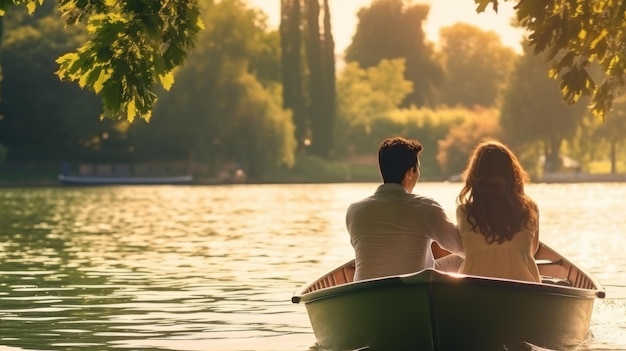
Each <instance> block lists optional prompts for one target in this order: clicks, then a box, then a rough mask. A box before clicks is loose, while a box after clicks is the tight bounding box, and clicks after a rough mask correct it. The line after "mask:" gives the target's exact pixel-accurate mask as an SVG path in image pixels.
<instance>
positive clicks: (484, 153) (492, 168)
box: [457, 139, 539, 244]
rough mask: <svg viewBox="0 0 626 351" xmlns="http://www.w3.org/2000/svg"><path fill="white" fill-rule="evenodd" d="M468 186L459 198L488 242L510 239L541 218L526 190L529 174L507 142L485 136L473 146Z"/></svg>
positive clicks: (473, 229)
mask: <svg viewBox="0 0 626 351" xmlns="http://www.w3.org/2000/svg"><path fill="white" fill-rule="evenodd" d="M464 176H465V186H464V187H463V189H462V190H461V192H460V193H459V196H458V198H457V202H458V203H459V204H460V205H462V206H463V208H464V209H465V213H466V214H467V222H468V223H469V224H471V226H472V231H474V232H478V233H482V234H483V235H484V236H485V239H486V241H487V242H488V243H490V244H491V243H493V242H497V243H498V244H502V243H503V242H505V241H507V240H511V238H513V235H515V233H517V232H519V231H520V230H521V229H522V227H523V226H526V228H531V227H530V225H531V223H534V224H535V227H536V223H537V221H538V219H539V213H538V210H537V206H536V205H535V203H534V202H533V200H532V199H531V198H530V197H528V196H527V195H526V194H525V193H524V183H525V182H527V181H528V174H527V173H526V171H524V168H523V167H522V165H521V164H520V163H519V161H518V160H517V158H516V157H515V155H514V154H513V152H512V151H511V150H509V148H507V147H506V146H505V145H504V144H502V143H500V142H498V141H496V140H493V139H486V140H483V141H481V143H479V144H478V146H476V148H475V149H474V151H473V153H472V156H471V158H470V161H469V163H468V166H467V169H466V170H465V173H464Z"/></svg>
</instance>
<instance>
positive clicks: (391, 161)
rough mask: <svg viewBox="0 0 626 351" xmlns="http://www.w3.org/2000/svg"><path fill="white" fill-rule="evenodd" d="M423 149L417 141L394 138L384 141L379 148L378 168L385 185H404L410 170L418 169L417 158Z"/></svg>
mask: <svg viewBox="0 0 626 351" xmlns="http://www.w3.org/2000/svg"><path fill="white" fill-rule="evenodd" d="M422 149H423V147H422V144H420V143H419V142H418V141H417V140H414V139H406V138H402V137H393V138H387V139H385V140H383V142H382V143H381V144H380V147H379V148H378V167H379V168H380V175H381V176H382V177H383V183H402V179H404V174H405V173H406V171H408V170H409V169H410V168H415V169H417V167H418V164H417V156H418V155H419V153H420V152H421V151H422Z"/></svg>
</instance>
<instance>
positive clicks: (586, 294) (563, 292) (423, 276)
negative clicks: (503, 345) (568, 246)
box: [292, 268, 604, 304]
mask: <svg viewBox="0 0 626 351" xmlns="http://www.w3.org/2000/svg"><path fill="white" fill-rule="evenodd" d="M436 284H453V285H458V284H464V285H473V286H476V287H487V288H490V287H493V288H495V289H508V290H511V291H515V292H530V293H534V294H546V295H559V296H567V297H573V298H583V299H586V298H596V297H599V298H602V297H604V295H603V294H599V291H598V290H596V289H582V288H576V287H570V286H561V285H555V284H546V283H535V282H525V281H518V280H510V279H497V278H487V277H479V276H472V275H464V274H459V273H447V272H441V271H437V270H434V269H430V268H428V269H425V270H422V271H419V272H415V273H409V274H403V275H395V276H389V277H382V278H374V279H368V280H361V281H356V282H350V283H345V284H341V285H336V286H332V287H328V288H323V289H319V290H316V291H311V292H309V293H304V294H303V293H300V294H298V293H296V294H295V295H294V296H293V297H292V302H293V303H299V302H304V303H305V304H306V303H310V302H315V301H319V300H323V299H327V298H332V297H336V296H340V295H345V294H352V293H354V292H356V291H360V290H362V291H370V290H374V289H382V288H387V287H390V286H410V285H424V286H428V285H436ZM305 286H306V288H308V287H309V285H305ZM306 288H305V289H303V290H306ZM600 295H602V296H600Z"/></svg>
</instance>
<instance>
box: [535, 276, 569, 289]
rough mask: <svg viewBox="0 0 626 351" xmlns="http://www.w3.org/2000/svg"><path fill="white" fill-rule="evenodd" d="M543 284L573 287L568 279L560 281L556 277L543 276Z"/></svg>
mask: <svg viewBox="0 0 626 351" xmlns="http://www.w3.org/2000/svg"><path fill="white" fill-rule="evenodd" d="M541 282H542V283H543V284H552V285H560V286H570V287H571V286H572V282H570V281H569V280H568V279H560V278H555V277H548V276H541Z"/></svg>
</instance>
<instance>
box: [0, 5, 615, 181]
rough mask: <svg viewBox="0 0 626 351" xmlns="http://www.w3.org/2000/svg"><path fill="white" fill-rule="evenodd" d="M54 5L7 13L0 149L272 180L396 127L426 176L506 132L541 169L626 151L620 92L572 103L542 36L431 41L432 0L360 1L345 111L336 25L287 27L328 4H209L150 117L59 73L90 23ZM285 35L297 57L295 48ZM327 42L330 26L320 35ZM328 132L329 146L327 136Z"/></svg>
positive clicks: (468, 35)
mask: <svg viewBox="0 0 626 351" xmlns="http://www.w3.org/2000/svg"><path fill="white" fill-rule="evenodd" d="M294 1H297V0H294ZM283 2H286V3H289V2H290V1H288V0H285V1H283ZM309 2H311V1H307V2H305V3H309ZM54 4H55V2H50V1H47V2H45V3H44V6H43V7H41V8H39V9H38V10H37V11H36V13H35V14H34V15H33V16H30V15H28V14H27V13H26V12H25V11H23V10H21V9H19V8H14V9H11V11H9V12H8V13H7V15H6V16H5V17H4V18H2V19H1V21H3V28H4V34H3V38H2V42H1V43H2V44H1V45H2V46H1V48H0V49H1V50H0V66H1V68H2V71H1V72H2V82H1V86H2V90H1V94H0V162H6V163H8V164H11V163H24V162H35V161H44V162H47V163H50V162H58V163H59V164H61V163H71V164H79V163H94V164H95V163H127V164H139V163H146V162H163V163H167V162H176V163H181V162H182V163H185V164H191V165H197V166H196V167H193V168H192V169H197V170H201V171H202V172H204V173H206V174H209V175H210V174H218V173H219V172H220V171H222V170H223V169H225V168H229V167H230V168H232V165H237V168H241V169H243V170H245V172H246V174H247V175H248V177H249V178H250V179H263V178H264V177H268V175H271V174H274V173H276V172H285V171H289V170H290V169H293V168H294V167H296V166H298V163H301V162H313V161H312V160H313V159H314V158H321V159H323V160H325V161H335V162H337V161H343V160H346V161H349V160H354V159H358V158H360V157H363V156H372V155H374V154H375V153H376V150H377V146H378V143H379V142H380V140H381V139H382V138H385V137H388V136H392V135H403V136H407V137H412V138H417V139H419V140H420V141H421V142H422V143H423V144H424V146H425V151H424V154H423V170H422V174H423V176H424V177H426V178H430V179H435V178H437V179H439V178H442V179H443V178H447V177H448V176H450V175H453V174H457V173H459V172H461V171H462V170H463V168H464V166H465V163H466V160H467V156H468V155H469V153H470V151H471V148H472V147H473V146H474V145H475V144H476V143H477V142H478V141H479V140H480V139H481V138H483V137H486V136H489V137H495V138H498V139H500V140H502V141H504V142H506V143H507V144H509V145H510V146H511V147H512V148H513V149H514V150H515V151H516V152H517V153H518V154H519V155H520V157H521V158H522V160H523V162H524V164H525V165H526V167H527V168H528V169H529V170H530V171H531V172H533V173H534V174H538V173H541V172H543V171H558V170H560V168H561V167H562V163H561V161H560V160H561V158H560V155H563V154H567V155H569V156H570V157H572V158H574V159H577V160H579V161H580V162H581V163H582V165H583V166H582V169H583V170H586V167H587V165H589V164H590V163H591V162H592V161H606V162H610V164H611V171H613V172H617V171H620V169H619V168H618V167H619V166H620V165H623V160H624V157H625V156H626V151H625V150H624V148H623V142H624V140H626V139H625V138H624V136H626V102H625V101H624V100H621V101H617V103H616V105H615V106H614V110H615V111H614V113H613V114H612V115H611V117H610V118H609V119H607V120H606V121H599V120H597V119H596V118H594V117H592V116H591V115H590V114H589V113H588V110H587V109H586V108H585V104H584V103H582V104H576V105H574V106H567V105H565V104H564V103H563V102H562V99H561V94H560V91H559V86H558V82H557V81H555V80H552V79H551V78H549V77H548V75H547V71H548V68H547V66H546V65H545V63H544V62H545V60H544V57H542V56H536V55H533V53H532V52H531V50H530V49H526V50H525V51H524V52H523V53H522V54H516V53H515V52H514V51H513V50H512V49H510V48H508V47H506V46H504V45H503V44H502V43H501V42H500V39H499V37H498V35H496V34H495V33H493V32H485V31H482V30H480V29H479V28H476V27H473V26H470V25H467V24H462V23H458V24H455V25H453V26H450V27H447V28H444V29H443V30H442V31H441V33H440V38H439V41H438V45H437V46H435V45H434V43H431V42H428V41H427V40H426V36H425V33H424V31H423V28H422V24H423V23H424V22H425V21H426V20H427V16H428V10H429V7H428V5H423V4H417V5H415V4H414V5H410V4H408V5H407V4H406V2H403V1H401V0H379V1H375V2H373V4H372V5H371V6H369V7H364V8H363V9H362V10H361V11H360V12H359V15H358V16H359V24H358V27H357V30H356V33H355V35H354V37H353V41H352V43H351V45H350V46H349V47H348V49H347V50H346V52H345V53H344V55H340V56H343V60H342V61H334V60H333V61H332V65H334V66H336V75H335V78H336V81H335V82H334V84H333V87H334V90H335V91H334V92H333V95H334V97H333V100H332V101H334V102H335V106H336V107H335V108H334V110H333V111H328V110H324V108H327V107H328V106H325V105H324V104H319V103H317V104H316V103H315V101H317V100H316V99H321V98H322V97H320V96H317V95H316V94H317V93H315V92H316V91H318V92H319V91H320V90H319V89H320V87H323V84H324V81H317V83H315V82H316V80H315V79H314V78H315V77H316V76H315V74H312V73H311V72H312V70H313V69H314V67H316V65H315V64H314V63H315V60H319V62H317V63H318V64H320V65H322V66H323V67H326V66H328V65H329V61H328V56H324V55H322V53H323V52H324V51H323V50H322V51H321V52H320V55H314V54H312V53H311V50H313V49H311V48H312V46H310V43H311V42H310V40H309V38H310V36H312V35H315V33H322V32H323V30H322V29H326V28H330V27H326V26H329V24H328V23H325V24H323V25H322V28H310V26H298V25H295V26H294V25H292V26H291V27H288V26H286V24H287V23H289V22H288V20H291V21H296V20H297V21H298V22H297V23H300V22H299V21H302V23H305V24H307V23H314V22H315V18H320V19H324V18H325V17H324V12H325V11H328V9H327V8H325V6H323V5H324V4H325V2H323V3H322V6H321V7H318V8H317V9H316V11H319V12H320V14H318V16H319V17H315V16H313V17H311V16H312V14H311V13H310V12H307V11H311V9H312V8H314V7H311V6H302V7H298V8H297V11H296V10H293V8H292V12H290V13H284V14H283V16H284V17H285V16H286V17H285V18H283V20H284V22H283V24H285V25H284V26H282V29H281V30H273V29H271V28H268V26H267V24H266V22H265V16H264V14H263V13H261V12H260V11H259V10H257V9H254V8H251V7H250V6H249V5H247V3H246V2H245V1H242V0H222V1H219V2H214V1H207V2H206V3H205V4H204V7H203V11H204V12H203V18H204V22H205V26H206V28H205V30H204V31H202V32H201V33H200V36H199V38H198V42H197V47H196V49H195V50H194V51H193V52H192V53H191V54H190V56H189V58H188V60H187V61H186V63H185V64H184V66H183V67H181V68H180V70H178V71H177V74H176V76H175V83H174V85H173V87H172V89H171V90H169V91H163V92H159V94H158V97H159V101H158V103H157V105H156V108H155V110H154V114H153V116H152V118H151V120H150V122H149V123H146V122H145V121H143V120H136V121H134V122H133V123H129V122H127V121H113V120H108V119H104V120H101V119H100V113H101V111H102V106H100V100H99V99H98V98H96V97H95V96H93V95H92V94H91V93H89V92H86V91H83V90H81V89H80V88H79V87H77V86H76V85H75V84H71V83H65V82H61V81H59V79H58V78H57V77H56V76H55V74H54V72H55V71H56V70H57V69H58V67H57V64H56V63H55V59H56V58H57V57H59V56H60V55H62V54H64V53H66V52H68V51H69V50H72V49H74V48H76V47H77V46H78V45H79V43H82V42H84V40H85V36H86V35H87V33H86V30H85V29H84V28H81V27H80V26H73V27H71V28H69V29H68V28H66V27H65V25H64V20H63V19H62V18H61V17H60V16H59V14H58V12H57V11H56V9H55V8H54ZM318 5H319V3H318ZM289 16H291V17H289ZM307 16H309V17H307ZM307 18H308V20H307ZM323 22H324V21H320V22H319V23H323ZM319 23H318V24H319ZM289 28H291V29H289ZM293 31H298V33H294V32H293ZM0 33H1V32H0ZM288 35H290V37H289V38H291V39H290V40H291V41H290V43H291V44H290V45H291V46H290V50H296V51H297V52H298V53H299V54H298V55H283V54H284V50H286V49H285V48H286V47H285V40H286V39H285V38H286V36H288ZM298 38H300V39H301V40H297V39H298ZM331 41H332V37H328V36H327V37H322V38H321V39H320V40H319V41H318V42H317V45H318V46H317V47H318V48H324V46H323V45H324V43H326V44H328V43H330V42H331ZM307 45H309V46H307ZM327 49H328V47H326V49H325V50H327ZM292 54H293V52H292ZM294 60H295V61H294ZM286 65H289V67H291V71H290V72H293V70H294V68H295V69H296V70H298V75H297V76H298V77H299V80H298V81H297V82H295V83H294V82H293V81H292V82H291V83H290V84H292V85H290V88H289V92H292V90H293V89H297V90H298V94H299V96H300V97H299V99H300V100H298V101H299V103H300V105H297V107H294V106H295V105H293V104H291V105H289V104H286V103H285V98H286V97H287V96H289V94H286V91H285V89H283V86H284V82H285V74H286V73H285V72H287V71H286V70H285V67H286ZM324 65H325V66H324ZM312 67H313V68H312ZM320 72H324V71H323V70H322V71H320ZM290 77H291V76H290ZM314 83H315V84H317V85H315V84H314ZM320 84H322V85H320ZM328 90H329V89H328V87H327V86H326V88H324V89H322V90H321V91H328ZM331 90H332V89H331ZM326 98H328V97H326ZM322 101H323V100H322ZM330 114H332V118H326V119H324V118H325V117H328V116H329V115H330ZM321 121H332V124H331V125H330V128H325V127H324V126H323V123H321ZM324 123H327V122H324ZM320 125H321V127H320ZM315 128H318V129H315ZM323 131H326V132H323ZM320 133H323V134H320ZM320 140H324V145H325V146H324V148H321V149H319V148H318V149H315V147H316V146H317V145H318V142H319V141H320ZM320 150H321V151H320ZM540 159H543V160H545V161H544V162H543V163H540V162H539V161H540Z"/></svg>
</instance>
